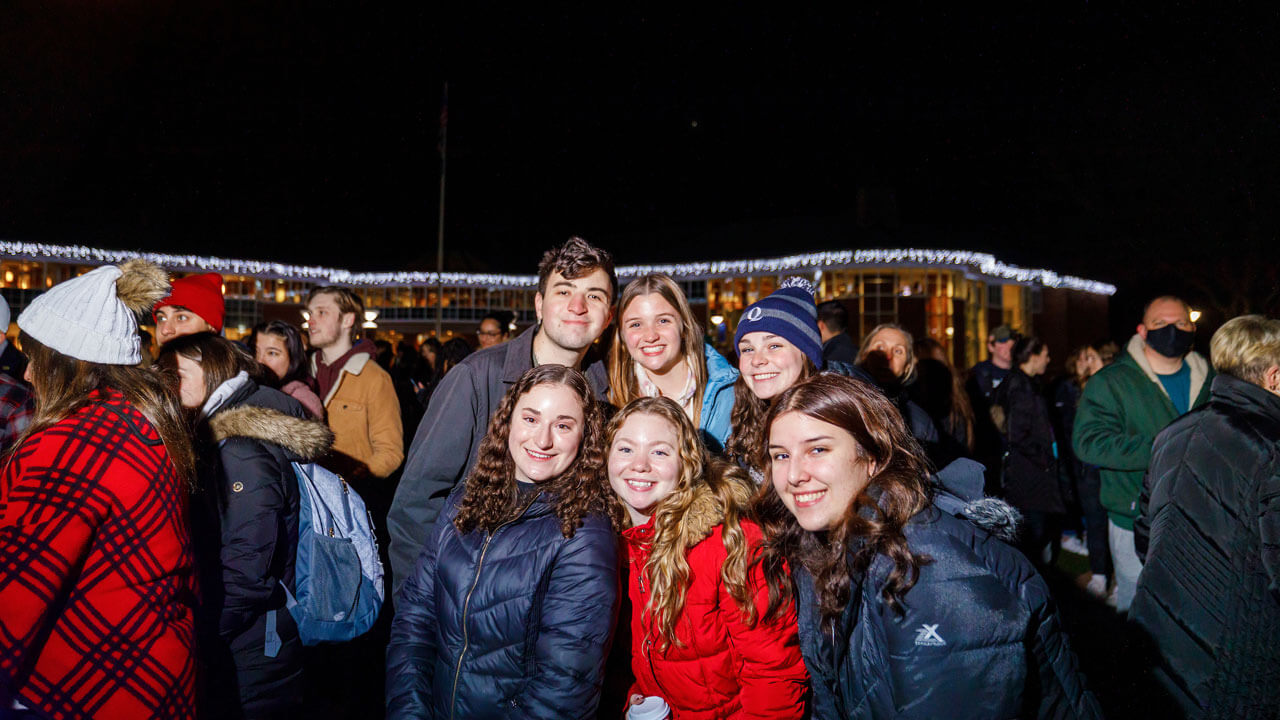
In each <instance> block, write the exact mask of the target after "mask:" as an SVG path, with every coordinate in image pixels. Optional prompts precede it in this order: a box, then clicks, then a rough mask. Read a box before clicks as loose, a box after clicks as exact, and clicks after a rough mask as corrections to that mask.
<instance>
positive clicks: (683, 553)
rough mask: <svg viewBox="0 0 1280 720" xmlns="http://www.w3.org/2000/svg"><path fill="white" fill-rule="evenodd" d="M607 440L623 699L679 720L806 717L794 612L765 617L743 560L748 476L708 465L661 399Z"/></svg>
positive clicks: (749, 536) (750, 530)
mask: <svg viewBox="0 0 1280 720" xmlns="http://www.w3.org/2000/svg"><path fill="white" fill-rule="evenodd" d="M606 447H607V448H608V451H609V456H608V466H609V484H610V485H611V486H612V487H613V491H614V493H615V494H616V496H617V499H618V502H619V504H620V505H621V506H622V508H623V510H625V514H626V522H625V524H626V525H628V526H629V527H627V528H626V529H625V530H623V532H622V536H623V540H624V543H625V545H626V549H627V559H628V562H629V573H628V581H627V592H628V596H629V597H630V600H631V607H632V613H631V615H632V616H631V618H630V623H631V639H632V642H631V645H632V648H631V650H632V655H631V668H632V671H633V673H634V675H635V678H636V682H635V684H634V685H633V686H632V688H631V701H632V702H633V703H634V702H637V701H639V700H642V699H643V698H644V697H646V696H660V697H662V698H663V699H665V700H666V702H667V704H668V705H669V706H670V707H671V709H672V710H673V712H674V717H676V718H681V720H697V719H711V718H745V717H768V718H799V717H803V716H804V696H805V691H806V682H807V676H806V674H805V671H804V663H803V662H802V661H801V659H800V649H799V644H798V641H797V637H796V624H795V616H794V614H793V613H790V612H788V611H786V610H784V611H783V612H781V613H779V615H780V616H779V617H776V618H774V619H772V620H770V621H763V620H762V619H761V614H762V613H763V610H764V608H765V605H766V604H767V601H768V591H767V589H766V587H765V584H764V578H763V575H762V574H761V572H760V568H759V567H755V568H754V570H753V569H752V565H751V558H752V554H753V552H752V551H753V549H754V548H755V547H756V545H757V544H758V543H759V542H760V528H759V526H757V525H756V524H755V523H753V522H751V521H750V520H748V519H747V518H746V517H744V513H745V511H746V509H747V505H748V503H749V502H750V499H751V494H752V490H753V488H752V485H751V483H750V479H749V478H748V477H747V476H746V473H745V472H744V471H743V470H741V469H740V468H738V467H736V466H734V465H731V464H729V463H726V462H723V461H717V462H715V463H712V462H710V461H709V459H708V457H707V451H706V450H705V449H704V448H703V446H702V443H701V442H700V441H699V438H698V433H697V430H696V429H695V428H694V426H693V423H692V422H690V421H689V418H688V416H687V415H686V414H685V413H684V411H683V410H682V409H681V408H680V406H678V405H676V403H674V402H672V401H671V400H670V399H668V398H662V397H658V398H641V399H639V400H636V401H634V402H632V403H630V404H628V405H627V406H626V407H624V408H623V409H622V410H621V411H620V412H619V413H618V414H617V415H615V416H614V418H613V419H612V420H611V421H610V423H609V427H608V429H607V431H606Z"/></svg>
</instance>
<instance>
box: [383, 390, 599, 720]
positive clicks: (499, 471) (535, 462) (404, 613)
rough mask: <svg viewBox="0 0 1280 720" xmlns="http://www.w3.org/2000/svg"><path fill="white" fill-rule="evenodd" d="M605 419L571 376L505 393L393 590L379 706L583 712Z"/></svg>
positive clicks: (590, 662) (428, 712) (415, 713)
mask: <svg viewBox="0 0 1280 720" xmlns="http://www.w3.org/2000/svg"><path fill="white" fill-rule="evenodd" d="M603 445H604V420H603V417H602V415H601V412H600V409H599V407H598V406H597V405H596V403H595V400H594V399H593V393H592V390H591V386H590V385H588V383H587V380H586V378H584V377H583V376H582V374H581V373H579V372H578V371H576V370H573V369H570V368H566V367H563V366H560V365H542V366H539V367H536V368H534V369H532V370H529V371H528V372H526V373H525V374H524V375H523V376H521V378H520V379H519V380H518V381H517V382H516V383H515V384H514V385H513V386H512V387H511V389H510V390H508V391H507V393H506V395H505V396H504V397H503V399H502V403H501V404H500V405H499V406H498V409H497V411H496V412H495V413H494V414H493V417H492V419H491V420H490V421H489V431H488V434H487V435H486V436H485V438H484V441H483V442H482V444H481V446H480V452H479V456H478V458H477V460H476V465H475V468H474V469H473V470H472V472H471V475H470V476H468V478H467V480H466V483H465V484H464V485H463V486H461V488H460V490H459V491H456V492H454V493H453V494H452V495H451V496H450V497H449V499H448V501H447V502H446V503H445V506H444V511H443V514H442V515H441V518H442V519H443V520H444V521H443V522H439V523H436V525H435V526H434V527H433V529H432V531H431V534H430V535H429V536H428V537H427V538H426V544H425V546H424V547H423V551H422V554H421V555H420V556H419V559H418V564H417V568H416V571H415V572H414V574H413V575H411V576H410V577H409V578H407V579H406V580H405V583H404V586H403V587H402V588H401V590H400V593H399V595H398V596H397V597H396V617H395V620H394V622H393V623H392V627H391V642H390V647H389V648H388V649H387V714H388V716H389V717H396V718H450V717H452V718H471V717H517V716H519V717H556V718H588V717H595V712H596V705H597V703H598V702H599V700H600V688H601V684H602V681H603V667H604V660H605V651H606V649H607V647H608V645H609V638H610V636H611V635H612V633H613V624H614V621H615V619H616V617H617V606H618V545H617V538H616V536H615V535H614V531H613V526H614V524H615V523H617V522H619V521H620V519H621V518H620V510H619V509H617V508H616V506H615V505H614V504H613V502H612V499H611V498H610V497H609V493H608V488H607V486H606V484H605V473H604V452H603Z"/></svg>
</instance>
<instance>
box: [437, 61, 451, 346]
mask: <svg viewBox="0 0 1280 720" xmlns="http://www.w3.org/2000/svg"><path fill="white" fill-rule="evenodd" d="M448 148H449V83H448V81H446V82H445V84H444V102H443V103H442V105H441V108H440V222H439V224H438V225H437V227H436V281H437V287H436V338H443V336H444V330H443V324H442V321H443V319H444V177H445V164H446V162H447V161H448V158H449V152H448Z"/></svg>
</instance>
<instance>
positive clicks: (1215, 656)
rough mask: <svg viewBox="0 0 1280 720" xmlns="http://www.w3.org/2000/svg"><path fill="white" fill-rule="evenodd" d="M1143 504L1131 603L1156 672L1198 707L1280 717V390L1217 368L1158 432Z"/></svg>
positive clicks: (1225, 714) (1195, 713) (1213, 713)
mask: <svg viewBox="0 0 1280 720" xmlns="http://www.w3.org/2000/svg"><path fill="white" fill-rule="evenodd" d="M1143 506H1144V507H1143V512H1142V517H1141V519H1140V520H1139V522H1138V523H1137V524H1136V526H1135V544H1136V545H1137V546H1138V551H1139V554H1141V553H1142V552H1143V551H1144V550H1145V552H1146V565H1145V566H1144V567H1143V569H1142V574H1141V575H1140V576H1139V577H1138V591H1137V595H1136V596H1135V597H1134V600H1133V607H1132V609H1130V611H1129V614H1130V617H1132V618H1133V619H1134V620H1136V621H1137V622H1138V624H1139V625H1140V626H1142V627H1143V628H1144V629H1145V630H1146V631H1147V632H1148V633H1149V634H1150V637H1151V639H1152V641H1153V642H1154V643H1155V644H1156V646H1157V647H1158V650H1159V654H1160V656H1161V662H1160V672H1159V673H1158V675H1160V676H1162V679H1163V680H1165V681H1166V683H1165V684H1166V685H1167V687H1168V690H1169V692H1170V694H1171V695H1172V696H1173V697H1174V698H1175V699H1176V700H1177V701H1178V702H1179V703H1180V704H1181V705H1182V706H1183V708H1184V709H1185V710H1186V711H1187V714H1188V716H1190V717H1197V718H1199V717H1205V718H1274V717H1276V714H1277V713H1280V643H1278V642H1277V641H1280V397H1276V396H1275V395H1273V394H1271V393H1269V392H1267V391H1266V390H1264V389H1262V388H1260V387H1258V386H1256V385H1253V384H1251V383H1248V382H1245V381H1243V380H1239V379H1237V378H1234V377H1229V376H1225V375H1219V376H1217V377H1215V378H1214V379H1213V385H1212V391H1211V397H1210V400H1209V404H1208V405H1206V406H1205V407H1202V408H1200V409H1199V410H1195V411H1192V412H1191V413H1188V414H1187V415H1184V416H1183V417H1182V418H1181V419H1180V420H1177V421H1176V422H1174V423H1173V424H1172V425H1170V426H1169V427H1168V428H1167V429H1165V430H1164V432H1162V433H1160V434H1159V435H1158V436H1157V437H1156V441H1155V448H1154V451H1153V453H1152V456H1151V469H1150V471H1149V472H1148V474H1147V480H1146V490H1145V492H1144V503H1143ZM1148 534H1149V537H1150V544H1149V547H1148V543H1147V538H1148Z"/></svg>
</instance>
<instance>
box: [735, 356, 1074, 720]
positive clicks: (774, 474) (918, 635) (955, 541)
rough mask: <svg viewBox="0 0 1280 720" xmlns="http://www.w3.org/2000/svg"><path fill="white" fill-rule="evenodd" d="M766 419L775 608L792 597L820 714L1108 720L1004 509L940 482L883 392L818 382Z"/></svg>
mask: <svg viewBox="0 0 1280 720" xmlns="http://www.w3.org/2000/svg"><path fill="white" fill-rule="evenodd" d="M766 427H767V428H768V467H767V471H768V475H769V478H770V482H767V483H766V484H765V485H764V486H763V487H761V489H760V491H759V493H758V494H757V497H756V502H755V510H756V512H757V514H758V516H759V518H760V520H761V525H762V527H763V530H764V537H765V538H766V540H765V542H764V544H763V546H762V552H761V563H762V565H763V567H764V571H765V575H766V577H767V581H768V586H769V600H770V602H769V609H768V612H767V614H766V616H767V617H776V616H777V614H778V613H779V612H783V611H785V608H786V607H787V603H788V602H789V601H791V600H793V599H794V602H795V605H796V609H797V613H798V621H799V630H800V647H801V650H802V652H803V655H804V660H805V665H806V666H807V668H808V670H809V674H810V676H811V678H812V687H813V703H814V713H813V716H814V717H817V718H852V717H903V718H934V717H948V718H968V717H972V718H1007V717H1097V716H1098V715H1099V711H1098V707H1097V703H1096V701H1095V700H1094V698H1093V696H1092V695H1091V694H1090V693H1089V692H1088V691H1087V690H1085V688H1084V683H1083V678H1082V677H1081V676H1080V674H1079V672H1078V670H1077V667H1076V661H1075V656H1074V655H1073V654H1072V653H1071V651H1070V649H1069V648H1068V647H1067V640H1066V635H1065V633H1063V632H1062V629H1061V624H1060V621H1059V619H1058V615H1057V612H1056V610H1055V609H1054V606H1053V603H1052V600H1051V598H1050V596H1049V591H1048V588H1047V587H1046V585H1045V583H1044V581H1043V580H1042V579H1041V578H1040V576H1039V575H1037V574H1036V573H1035V570H1034V569H1033V568H1032V567H1031V565H1030V563H1029V562H1028V561H1027V560H1026V558H1024V557H1023V556H1022V554H1021V553H1019V552H1018V551H1017V550H1015V549H1013V548H1012V547H1010V546H1009V545H1008V544H1006V543H1005V542H1004V541H1002V540H1001V539H999V538H997V537H996V536H993V535H992V534H990V533H989V532H988V528H994V527H995V524H994V523H990V522H988V521H991V520H995V519H1003V518H1006V517H1007V516H1008V512H1009V511H1008V508H1007V506H1005V505H1004V504H1003V503H1000V502H999V501H991V500H987V499H974V500H973V501H970V502H964V501H962V500H961V499H959V498H956V497H955V496H952V495H950V494H949V493H948V492H947V491H945V490H943V489H941V488H939V487H936V486H935V485H934V484H932V483H931V479H930V476H929V473H928V467H927V464H926V461H925V460H924V454H923V451H922V450H921V449H920V445H919V443H917V442H916V441H915V439H914V438H912V436H911V434H910V432H908V430H907V427H906V425H905V423H904V422H903V420H902V416H901V415H900V414H899V413H898V412H897V410H896V409H895V408H894V406H893V404H892V403H891V402H890V401H889V400H888V399H886V398H885V397H884V395H883V394H881V393H880V392H879V391H878V390H876V389H875V388H874V387H873V386H871V385H870V384H867V383H863V382H860V381H857V380H853V379H851V378H846V377H841V376H837V375H831V374H824V375H819V376H817V377H814V378H811V379H809V380H807V381H805V382H802V383H800V384H798V385H796V386H795V387H792V388H791V389H790V390H788V391H787V392H785V393H783V394H782V395H781V396H780V397H779V398H778V399H777V401H776V402H775V403H774V404H773V406H772V407H771V408H770V411H769V415H768V417H767V419H766ZM946 472H948V473H950V472H953V469H951V468H949V469H948V471H946ZM970 474H972V475H973V476H974V477H972V478H967V481H968V482H969V483H970V484H971V485H974V484H976V486H977V487H981V478H980V468H979V466H977V465H974V466H973V469H972V472H971V473H970ZM1006 537H1007V536H1006ZM788 567H789V568H790V571H791V574H790V575H788V572H787V569H788Z"/></svg>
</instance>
